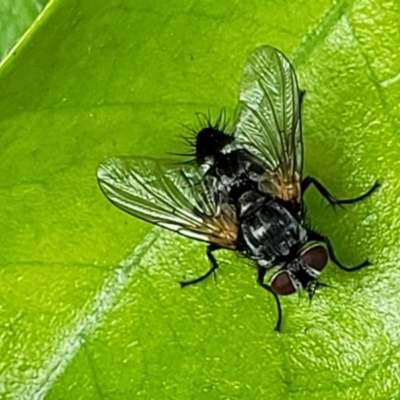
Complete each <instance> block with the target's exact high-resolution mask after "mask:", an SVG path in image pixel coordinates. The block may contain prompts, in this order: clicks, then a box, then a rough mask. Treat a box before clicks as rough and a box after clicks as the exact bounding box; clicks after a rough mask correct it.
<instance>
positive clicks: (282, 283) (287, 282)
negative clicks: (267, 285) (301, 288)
mask: <svg viewBox="0 0 400 400" xmlns="http://www.w3.org/2000/svg"><path fill="white" fill-rule="evenodd" d="M271 289H272V290H273V292H274V293H276V294H278V295H279V296H287V295H289V294H292V293H294V292H296V288H295V287H294V286H293V282H292V280H291V279H290V276H289V274H288V273H287V272H286V271H281V272H278V273H276V274H275V275H274V276H273V277H272V280H271Z"/></svg>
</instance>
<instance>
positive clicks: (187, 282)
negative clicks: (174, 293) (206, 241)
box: [179, 244, 219, 288]
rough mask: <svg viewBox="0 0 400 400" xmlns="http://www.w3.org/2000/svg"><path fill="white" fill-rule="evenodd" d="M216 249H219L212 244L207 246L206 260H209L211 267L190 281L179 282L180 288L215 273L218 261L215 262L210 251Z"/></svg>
mask: <svg viewBox="0 0 400 400" xmlns="http://www.w3.org/2000/svg"><path fill="white" fill-rule="evenodd" d="M218 249H219V247H217V246H214V245H212V244H210V245H209V246H208V247H207V251H206V254H207V258H208V260H209V261H210V264H211V268H210V269H209V270H208V271H207V272H206V273H205V274H204V275H201V276H199V277H198V278H196V279H193V280H191V281H184V282H179V283H180V285H181V288H184V287H185V286H189V285H195V284H196V283H199V282H201V281H203V280H204V279H206V278H208V277H209V276H210V275H211V274H213V273H215V271H216V270H217V268H218V263H217V260H216V259H215V257H214V256H213V255H212V252H213V251H215V250H218ZM214 276H215V275H214Z"/></svg>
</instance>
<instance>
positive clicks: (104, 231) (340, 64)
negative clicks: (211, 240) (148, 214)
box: [0, 0, 400, 400]
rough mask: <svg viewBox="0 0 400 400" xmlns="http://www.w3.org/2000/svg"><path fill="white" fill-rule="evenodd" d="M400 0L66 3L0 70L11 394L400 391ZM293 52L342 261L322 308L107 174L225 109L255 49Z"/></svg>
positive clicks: (323, 226)
mask: <svg viewBox="0 0 400 400" xmlns="http://www.w3.org/2000/svg"><path fill="white" fill-rule="evenodd" d="M399 18H400V5H399V3H398V2H396V1H390V0H389V1H385V2H384V1H383V0H382V1H375V2H369V1H366V0H355V1H353V2H352V1H344V0H342V1H327V0H326V1H319V2H308V1H300V0H298V1H291V2H286V1H283V0H280V1H272V0H271V1H267V2H262V1H257V2H222V1H220V2H210V1H207V0H199V1H196V2H192V1H186V0H181V1H173V2H168V3H164V2H154V1H152V2H150V3H149V2H148V1H140V0H136V1H133V0H126V1H124V2H120V3H119V2H118V4H116V3H114V2H109V1H103V0H96V1H94V0H87V1H84V2H83V1H78V0H64V1H61V0H59V1H58V0H54V1H53V2H51V3H50V5H49V7H48V8H47V9H46V12H45V14H44V15H42V18H41V20H40V23H38V24H35V27H34V29H31V30H30V31H29V33H28V34H27V35H25V37H24V40H23V41H22V42H21V43H20V45H19V47H18V49H17V50H18V51H17V54H16V56H15V57H12V58H9V59H8V60H7V61H6V62H5V63H4V64H3V65H2V67H1V71H0V93H1V94H2V96H1V97H0V113H1V114H0V132H1V136H0V148H1V157H0V165H1V171H2V173H1V174H0V190H1V196H0V202H1V206H0V220H1V221H2V229H0V243H2V257H1V260H0V326H1V330H0V337H1V342H0V343H1V346H0V360H1V364H0V365H1V383H0V393H1V396H0V397H2V398H10V399H40V398H46V399H60V398H67V399H78V398H82V399H96V398H108V399H132V398H135V399H136V398H137V399H157V400H158V399H167V398H174V399H191V398H193V399H196V400H197V399H266V398H268V399H282V398H290V399H321V398H323V399H370V398H382V399H383V398H385V399H386V398H393V399H395V398H398V397H399V393H398V391H399V389H398V385H397V382H398V372H397V369H398V368H397V365H398V362H399V357H398V354H397V353H398V352H397V348H398V347H399V346H400V338H399V335H398V334H397V331H398V326H397V325H398V323H397V322H398V317H397V314H398V312H397V311H398V309H399V307H400V297H399V296H398V290H397V287H398V286H399V285H400V273H399V270H400V269H399V268H397V266H398V265H397V264H398V261H397V258H398V248H399V240H398V238H397V236H398V235H397V231H398V225H399V222H398V221H399V219H398V218H397V198H398V197H399V196H400V188H399V183H398V182H399V176H400V171H399V170H398V168H399V163H398V154H399V149H398V147H399V145H398V140H397V137H398V130H399V129H398V128H399V115H400V108H399V104H400V95H399V93H400V90H399V89H400V55H399V52H398V43H399V42H400V25H399V24H398V21H399ZM262 44H269V45H272V46H276V47H278V48H280V49H281V50H282V51H284V52H285V54H287V56H288V57H289V58H290V59H291V60H292V61H293V63H294V66H295V68H296V71H297V72H298V74H299V79H300V83H301V87H302V88H303V89H305V90H306V97H305V103H304V108H303V111H304V118H303V123H304V140H305V173H306V174H310V175H313V176H315V177H316V178H318V179H319V180H321V181H322V182H323V183H324V184H325V185H326V186H327V187H328V188H329V190H330V191H331V192H332V193H334V194H335V195H336V196H337V197H351V196H355V195H357V194H359V193H361V192H363V191H365V190H366V189H367V188H368V187H369V186H370V185H371V184H372V183H373V182H374V181H375V180H376V179H378V180H379V181H380V182H381V183H382V187H381V188H380V189H379V191H378V192H377V193H375V194H374V195H373V196H372V197H371V198H369V199H367V200H366V201H364V202H362V203H360V204H358V205H354V206H349V207H347V209H346V210H345V211H343V210H340V209H339V210H336V211H334V210H332V209H330V208H327V207H326V205H325V203H324V202H323V201H321V199H320V197H319V195H318V194H317V193H316V192H315V191H313V190H310V193H307V196H306V203H307V207H308V210H309V216H310V219H311V221H312V224H313V226H315V227H316V228H317V229H318V230H320V231H322V232H323V233H324V234H326V235H328V236H329V237H330V238H331V240H332V242H333V244H334V248H335V251H336V253H337V256H338V257H339V258H340V260H342V262H343V263H347V264H356V263H358V262H360V261H362V260H363V259H365V258H366V257H368V258H369V259H370V260H371V261H372V262H373V266H371V267H369V268H368V269H365V270H362V271H359V272H355V273H353V274H347V273H345V272H343V271H340V270H338V269H337V268H336V267H335V266H334V264H332V263H330V264H329V265H328V267H327V268H326V270H325V271H324V273H323V281H324V282H326V283H328V284H329V285H330V287H329V288H326V289H323V290H322V289H321V290H320V291H319V292H318V293H317V295H316V296H315V297H314V300H313V302H312V304H311V306H310V305H309V304H308V301H307V299H305V298H302V299H300V300H299V299H298V298H297V297H296V296H291V297H288V298H284V299H283V300H282V303H283V309H284V322H283V328H282V333H281V334H277V333H276V332H274V331H273V330H272V329H273V326H274V323H275V318H276V309H275V305H274V302H273V299H272V298H271V297H270V296H268V294H267V293H265V292H264V291H263V290H261V289H260V288H259V287H257V285H256V283H255V274H254V270H253V269H251V268H249V267H248V264H246V263H245V262H244V261H243V260H242V259H238V258H237V257H236V255H235V254H231V253H229V252H220V253H217V257H218V260H219V261H220V264H221V267H220V270H219V273H218V284H215V283H214V282H213V280H212V279H210V280H209V281H207V282H204V283H202V284H200V285H198V286H196V287H191V288H187V289H185V290H181V289H179V286H178V284H177V282H178V281H179V280H180V279H181V278H182V277H183V276H186V277H188V278H189V277H195V276H198V275H200V274H201V273H202V272H204V271H205V270H206V269H207V266H208V265H207V260H206V257H205V254H204V245H202V244H201V243H195V242H192V241H190V240H187V239H184V238H181V237H177V236H176V235H173V234H172V233H168V232H165V231H162V230H159V229H155V228H152V227H151V226H149V225H148V224H146V223H144V222H141V221H138V220H135V219H134V218H132V217H130V216H129V215H126V214H124V213H122V212H121V211H120V210H118V209H116V208H115V207H113V206H112V205H110V204H109V203H108V202H107V201H106V199H105V198H104V197H103V195H102V194H101V192H100V190H99V189H98V187H97V183H96V179H95V171H96V167H97V164H98V163H99V162H100V161H101V160H102V159H104V158H106V157H109V156H112V155H117V154H143V155H144V154H146V155H150V156H153V157H157V156H162V155H163V154H165V152H168V151H175V149H179V146H180V145H177V144H176V143H179V140H178V139H179V135H181V134H184V133H185V128H183V127H182V125H181V124H187V125H190V126H195V125H196V117H195V112H205V113H207V112H208V110H210V112H211V113H212V114H213V115H217V113H218V112H219V111H220V109H221V108H222V107H226V108H227V110H228V113H230V114H231V113H232V110H233V108H234V106H235V104H236V102H237V96H238V86H239V79H240V76H241V71H242V68H243V65H244V62H245V60H246V58H247V56H248V55H249V54H250V52H251V51H252V50H254V48H255V47H257V46H259V45H262Z"/></svg>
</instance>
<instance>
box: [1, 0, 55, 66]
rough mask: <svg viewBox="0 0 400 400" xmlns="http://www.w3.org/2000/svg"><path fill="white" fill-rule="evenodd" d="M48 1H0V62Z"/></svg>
mask: <svg viewBox="0 0 400 400" xmlns="http://www.w3.org/2000/svg"><path fill="white" fill-rule="evenodd" d="M47 3H48V0H2V2H1V3H0V32H1V35H0V60H1V59H3V58H4V57H5V56H6V54H7V53H8V52H9V51H10V49H11V48H12V47H13V46H14V45H15V44H16V43H17V41H18V40H19V39H20V38H21V36H22V35H23V33H24V32H25V31H26V30H27V29H28V28H29V26H30V25H31V24H32V23H33V22H34V21H35V19H36V18H37V17H38V16H39V15H40V13H41V12H42V10H43V7H44V6H45V5H46V4H47Z"/></svg>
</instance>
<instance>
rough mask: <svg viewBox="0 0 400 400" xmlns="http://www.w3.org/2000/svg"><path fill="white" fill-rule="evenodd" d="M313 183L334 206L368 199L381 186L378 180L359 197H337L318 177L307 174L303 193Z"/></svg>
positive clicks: (302, 185)
mask: <svg viewBox="0 0 400 400" xmlns="http://www.w3.org/2000/svg"><path fill="white" fill-rule="evenodd" d="M311 184H313V185H314V186H315V188H316V189H317V190H318V191H319V192H320V193H321V195H322V197H324V198H325V199H326V200H328V202H329V204H330V205H332V206H335V205H338V206H341V205H342V204H353V203H357V202H358V201H361V200H364V199H366V198H367V197H368V196H370V195H371V194H372V193H373V192H375V190H376V189H378V187H379V186H380V184H379V183H378V182H375V183H374V185H373V186H372V187H371V188H370V189H369V190H367V191H366V192H365V193H363V194H362V195H360V196H358V197H354V198H352V199H336V198H335V197H333V196H332V195H331V194H330V193H329V192H328V190H327V189H326V188H325V187H324V186H323V185H322V184H321V183H320V182H319V181H318V180H317V179H315V178H313V177H311V176H307V177H306V178H304V179H303V182H302V183H301V191H302V193H305V191H306V190H307V189H308V188H309V187H310V185H311Z"/></svg>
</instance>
